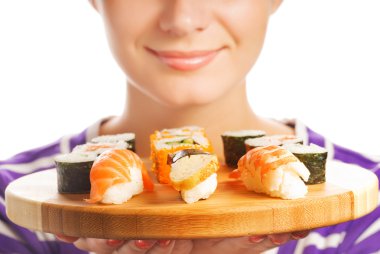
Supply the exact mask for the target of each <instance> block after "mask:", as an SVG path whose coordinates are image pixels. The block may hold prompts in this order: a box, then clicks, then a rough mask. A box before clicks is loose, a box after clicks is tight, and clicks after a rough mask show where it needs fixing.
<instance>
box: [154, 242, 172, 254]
mask: <svg viewBox="0 0 380 254" xmlns="http://www.w3.org/2000/svg"><path fill="white" fill-rule="evenodd" d="M175 242H176V241H175V240H158V241H157V243H156V244H155V245H153V247H152V248H151V249H149V250H148V252H147V254H169V253H173V252H172V251H173V248H174V245H175Z"/></svg>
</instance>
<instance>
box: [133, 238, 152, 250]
mask: <svg viewBox="0 0 380 254" xmlns="http://www.w3.org/2000/svg"><path fill="white" fill-rule="evenodd" d="M154 243H155V241H149V240H135V245H136V247H137V248H140V249H144V250H145V249H149V248H150V247H152V246H153V244H154Z"/></svg>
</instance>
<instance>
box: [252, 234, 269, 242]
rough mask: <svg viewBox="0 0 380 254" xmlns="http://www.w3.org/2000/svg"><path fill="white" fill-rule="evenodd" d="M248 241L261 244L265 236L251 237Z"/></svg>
mask: <svg viewBox="0 0 380 254" xmlns="http://www.w3.org/2000/svg"><path fill="white" fill-rule="evenodd" d="M248 239H249V241H250V242H251V243H260V242H262V241H264V239H265V236H264V235H253V236H250V237H249V238H248Z"/></svg>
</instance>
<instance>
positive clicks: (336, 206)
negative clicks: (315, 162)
mask: <svg viewBox="0 0 380 254" xmlns="http://www.w3.org/2000/svg"><path fill="white" fill-rule="evenodd" d="M228 172H229V170H228V169H227V168H226V167H222V168H221V170H220V172H219V177H218V181H219V184H218V188H217V190H216V192H215V193H214V194H213V195H212V196H211V197H210V198H209V199H208V200H204V201H200V202H197V203H194V204H186V203H184V202H183V201H182V200H181V198H180V195H179V194H178V192H177V191H175V190H174V189H172V188H171V187H170V186H167V185H159V184H156V186H155V187H156V189H155V191H154V192H144V193H142V194H140V195H138V196H135V197H133V198H132V199H131V200H129V201H128V202H127V203H125V204H123V205H100V204H95V205H94V204H87V203H85V202H84V201H83V199H84V198H88V195H82V194H72V195H68V194H65V195H61V194H58V192H57V184H56V172H55V170H47V171H44V172H40V173H35V174H31V175H28V176H25V177H22V178H20V179H18V180H16V181H14V182H12V183H11V184H10V185H9V186H8V188H7V190H6V208H7V214H8V216H9V218H10V219H11V220H12V221H13V222H15V223H16V224H18V225H21V226H23V227H26V228H29V229H35V230H40V231H44V232H50V233H55V234H65V235H70V236H82V237H96V238H113V239H127V238H135V239H144V238H150V239H154V238H160V239H174V238H176V239H180V238H182V239H185V238H211V237H235V236H246V235H253V234H269V233H278V232H290V231H296V230H303V229H311V228H316V227H322V226H328V225H333V224H337V223H340V222H344V221H348V220H352V219H355V218H359V217H361V216H363V215H365V214H367V213H369V212H371V211H372V210H373V209H374V208H375V207H376V206H377V203H378V179H377V177H376V176H375V175H374V174H373V173H371V172H369V171H367V170H365V169H362V168H359V167H355V166H352V165H347V164H342V163H329V164H328V165H327V172H328V174H327V182H326V183H324V184H317V185H310V186H309V187H308V188H309V192H308V194H307V196H306V198H302V199H296V200H282V199H278V198H271V197H268V196H266V195H261V194H256V193H253V192H249V191H247V190H246V189H245V187H244V186H243V185H242V183H241V182H240V181H237V180H231V179H229V178H228Z"/></svg>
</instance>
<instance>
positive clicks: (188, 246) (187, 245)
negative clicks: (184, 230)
mask: <svg viewBox="0 0 380 254" xmlns="http://www.w3.org/2000/svg"><path fill="white" fill-rule="evenodd" d="M192 249H193V241H192V240H176V241H175V244H174V247H173V249H172V252H171V253H173V254H176V253H181V254H188V253H190V252H191V250H192Z"/></svg>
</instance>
